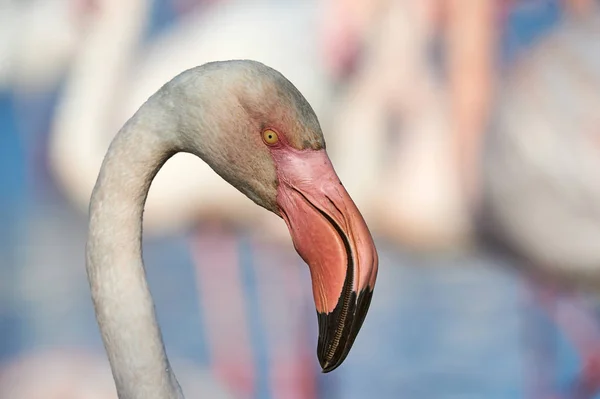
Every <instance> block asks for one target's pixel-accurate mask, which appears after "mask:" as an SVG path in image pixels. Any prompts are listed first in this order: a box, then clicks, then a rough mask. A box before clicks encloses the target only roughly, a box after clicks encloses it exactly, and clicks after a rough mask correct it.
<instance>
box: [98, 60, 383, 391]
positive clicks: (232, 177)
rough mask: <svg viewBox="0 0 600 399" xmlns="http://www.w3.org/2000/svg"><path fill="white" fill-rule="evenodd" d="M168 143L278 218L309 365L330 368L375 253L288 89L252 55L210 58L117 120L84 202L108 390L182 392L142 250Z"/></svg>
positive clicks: (361, 308) (303, 106) (357, 309)
mask: <svg viewBox="0 0 600 399" xmlns="http://www.w3.org/2000/svg"><path fill="white" fill-rule="evenodd" d="M178 152H187V153H190V154H193V155H196V156H198V157H200V158H201V159H203V160H204V161H205V162H206V163H207V164H208V165H209V166H210V167H211V168H212V169H213V170H214V171H215V172H216V173H217V174H218V175H219V176H221V177H222V178H223V179H224V180H225V181H227V182H228V183H230V184H231V185H233V186H234V187H235V188H237V189H238V190H239V191H240V192H242V193H243V194H245V195H246V196H247V197H248V198H250V199H251V200H252V201H254V202H255V203H256V204H257V205H259V206H261V207H263V208H265V209H267V210H269V211H271V212H273V213H274V214H276V215H278V216H280V217H282V218H283V219H284V221H285V222H286V225H287V226H288V229H289V232H290V234H291V236H292V241H293V243H294V247H295V249H296V251H297V252H298V254H299V255H300V257H301V258H302V259H303V260H304V261H305V262H306V263H307V264H308V266H309V269H310V272H311V278H312V286H313V299H314V302H315V307H316V310H317V314H318V317H317V319H318V323H319V339H318V346H317V356H318V359H319V363H320V365H321V367H322V369H323V372H331V371H333V370H335V369H336V368H337V367H339V366H340V365H341V363H342V362H343V361H344V360H345V358H346V357H347V355H348V353H349V351H350V349H351V347H352V345H353V343H354V340H355V339H356V336H357V334H358V332H359V330H360V328H361V326H362V323H363V321H364V319H365V316H366V313H367V311H368V308H369V305H370V301H371V298H372V294H373V289H374V286H375V280H376V277H377V270H378V255H377V250H376V248H375V245H374V243H373V239H372V237H371V234H370V232H369V229H368V227H367V225H366V223H365V221H364V219H363V217H362V215H361V214H360V212H359V210H358V209H357V207H356V205H355V204H354V202H353V201H352V199H351V198H350V196H349V195H348V193H347V192H346V190H345V189H344V187H343V185H342V183H341V182H340V180H339V178H338V176H337V174H336V172H335V170H334V168H333V166H332V164H331V161H330V160H329V157H328V155H327V152H326V150H325V140H324V138H323V134H322V131H321V128H320V125H319V122H318V119H317V117H316V115H315V113H314V111H313V110H312V108H311V106H310V105H309V103H308V102H307V101H306V99H305V98H304V97H303V96H302V94H301V93H300V92H299V91H298V90H297V89H296V88H295V86H294V85H293V84H292V83H291V82H290V81H289V80H287V79H286V78H285V77H284V76H283V75H281V74H280V73H279V72H277V71H275V70H274V69H272V68H270V67H267V66H265V65H264V64H261V63H259V62H256V61H249V60H234V61H221V62H211V63H207V64H204V65H202V66H199V67H195V68H192V69H189V70H187V71H185V72H182V73H181V74H180V75H178V76H176V77H175V78H173V79H172V80H171V81H169V82H168V83H167V84H165V85H164V86H163V87H162V88H160V89H159V90H158V91H157V92H156V93H155V94H153V95H152V96H151V97H150V98H149V99H148V100H147V101H146V102H145V103H144V104H143V105H142V106H141V107H140V109H139V110H138V111H137V112H136V113H135V114H134V115H133V116H132V117H131V118H130V119H129V120H128V121H127V122H126V123H125V124H124V126H123V127H122V128H121V130H120V131H119V133H118V134H117V135H116V136H115V138H114V139H113V141H112V143H111V145H110V147H109V149H108V151H107V153H106V156H105V158H104V161H103V163H102V167H101V169H100V172H99V175H98V179H97V181H96V185H95V187H94V190H93V192H92V196H91V199H90V208H89V210H90V211H89V230H88V242H87V246H86V261H87V262H86V265H87V272H88V281H89V284H90V290H91V293H92V300H93V303H94V308H95V312H96V319H97V322H98V326H99V328H100V332H101V336H102V340H103V343H104V347H105V350H106V353H107V355H108V360H109V363H110V366H111V369H112V374H113V378H114V380H115V385H116V388H117V392H118V394H119V397H120V398H121V399H136V398H146V399H152V398H157V399H158V398H160V399H164V398H182V397H183V393H182V391H181V388H180V386H179V383H178V382H177V379H176V377H175V375H174V373H173V371H172V368H171V366H170V364H169V360H168V358H167V355H166V352H165V349H164V343H163V340H162V337H161V332H160V328H159V326H158V323H157V321H156V315H155V311H154V305H153V301H152V297H151V294H150V292H149V290H148V286H147V282H146V278H145V273H144V266H143V260H142V253H141V235H142V214H143V211H144V203H145V201H146V198H147V195H148V191H149V188H150V185H151V183H152V180H153V179H154V177H155V176H156V174H157V173H158V171H159V169H160V168H161V167H162V166H163V164H164V163H165V162H166V161H167V160H168V159H169V158H170V157H172V156H173V155H174V154H176V153H178ZM215 267H218V265H215Z"/></svg>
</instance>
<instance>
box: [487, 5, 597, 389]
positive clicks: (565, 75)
mask: <svg viewBox="0 0 600 399" xmlns="http://www.w3.org/2000/svg"><path fill="white" fill-rule="evenodd" d="M598 27H600V9H599V8H598V6H597V3H596V5H595V6H594V7H592V8H591V9H590V11H589V12H588V13H587V14H579V15H571V16H567V17H566V20H565V21H563V22H562V24H561V25H560V26H559V27H558V28H556V29H555V31H554V32H552V33H550V34H549V35H548V36H547V37H546V38H544V39H543V40H541V41H540V42H539V43H537V44H536V46H535V47H534V48H533V49H532V50H531V51H529V52H528V54H527V56H526V57H524V58H523V59H522V60H520V62H519V63H518V64H517V65H516V67H515V68H514V69H513V70H512V71H511V73H510V74H509V76H508V79H507V81H506V82H504V83H503V89H502V92H501V94H500V97H499V103H498V107H497V109H496V110H495V111H494V115H493V118H492V124H491V126H492V128H491V130H490V134H489V137H487V139H486V146H485V156H483V157H482V159H483V160H484V163H483V167H484V168H483V182H482V184H483V187H482V189H483V192H482V209H481V214H480V216H481V223H480V224H481V225H482V230H483V231H484V233H485V237H486V239H488V240H490V239H491V240H493V241H494V242H496V243H499V244H501V245H502V248H503V249H507V250H508V251H509V253H511V254H515V255H517V256H518V258H520V259H519V260H520V261H519V263H518V264H519V265H521V266H522V267H523V268H524V269H525V270H526V272H527V273H528V275H529V276H533V277H535V280H534V279H533V278H532V279H531V280H530V281H531V286H532V287H533V290H534V295H536V300H538V302H539V303H540V304H541V305H543V308H544V309H545V310H546V311H548V313H549V316H550V317H551V319H552V320H553V321H554V322H555V323H556V324H557V325H558V326H559V327H560V328H561V329H562V330H563V331H564V332H565V334H566V336H567V337H568V338H570V340H571V342H573V343H574V345H575V349H576V350H577V351H578V352H579V354H580V356H581V362H582V363H583V365H584V368H583V375H582V377H581V381H580V382H579V384H577V389H578V390H579V392H576V395H579V396H576V397H592V396H593V393H594V392H596V391H597V389H598V388H599V387H600V368H599V366H600V344H599V343H600V334H599V332H598V326H597V325H594V324H595V321H594V320H589V319H590V317H589V314H587V319H586V318H584V317H583V316H586V313H585V312H581V311H580V310H577V309H576V307H574V306H572V305H573V303H574V302H573V301H570V305H571V306H569V308H568V311H565V310H566V309H565V307H563V306H559V305H561V302H559V301H558V299H559V297H558V295H557V294H558V293H564V294H565V297H566V298H568V299H571V300H574V299H578V298H579V296H580V295H579V294H592V295H593V294H597V293H598V292H599V291H598V290H599V289H600V278H599V277H600V246H599V245H598V243H600V179H599V178H598V171H600V128H599V126H600V124H599V122H600V119H599V117H598V112H597V111H598V108H599V107H600V95H599V93H600V63H599V62H600V56H599V54H600V29H598ZM578 302H579V303H581V304H582V305H584V306H583V307H582V308H583V309H584V310H585V308H586V307H587V303H586V302H585V301H583V302H581V301H576V302H575V303H578ZM588 310H589V309H588ZM540 389H543V390H546V389H549V388H548V387H536V390H540ZM542 394H547V392H542Z"/></svg>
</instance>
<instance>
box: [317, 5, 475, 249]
mask: <svg viewBox="0 0 600 399" xmlns="http://www.w3.org/2000/svg"><path fill="white" fill-rule="evenodd" d="M438 3H439V2H435V1H431V0H427V1H420V2H413V1H386V0H379V1H363V0H330V1H329V2H327V6H328V7H327V11H328V13H329V14H327V16H329V18H326V19H324V21H325V23H324V28H323V30H324V35H325V40H324V41H323V42H324V46H325V49H326V51H324V53H326V54H327V55H328V57H327V58H326V60H327V62H328V65H329V68H330V70H331V71H332V72H333V73H334V74H336V75H338V76H339V75H340V74H342V73H343V72H344V71H345V70H347V69H349V68H350V66H349V65H350V64H352V63H353V61H352V58H353V57H354V58H356V56H357V55H358V53H359V50H357V47H361V48H362V50H361V51H360V55H362V56H364V57H360V61H354V63H357V64H358V65H357V66H355V67H354V70H355V71H354V72H353V73H352V75H351V76H350V79H349V87H348V89H347V91H346V93H345V96H344V98H343V99H342V100H341V101H340V103H339V105H338V109H337V110H336V112H335V114H336V115H337V118H336V119H335V120H334V121H333V122H332V127H331V141H333V140H336V141H335V142H336V144H337V145H336V146H335V148H334V149H333V150H332V152H331V157H332V159H333V160H334V161H336V165H339V171H340V172H339V173H340V176H341V177H342V178H343V179H344V181H347V186H348V191H349V192H350V194H352V196H353V198H355V201H356V203H357V204H358V205H359V206H360V207H361V209H364V213H365V217H366V218H367V219H368V220H372V221H373V223H372V228H373V230H374V231H376V232H380V233H383V234H384V235H386V236H387V237H389V238H391V239H393V240H394V241H396V242H400V243H402V244H409V245H411V246H412V247H417V248H420V249H423V248H425V249H431V248H435V249H450V248H454V247H456V246H460V245H465V244H467V243H468V242H469V240H470V238H471V237H470V233H471V231H470V230H471V229H470V227H471V226H470V220H469V219H470V217H469V214H468V212H467V209H466V203H465V201H464V198H463V197H464V196H463V195H462V193H461V191H460V189H459V188H460V185H459V176H458V171H457V168H455V167H454V160H453V157H452V155H453V147H452V145H453V140H452V132H451V129H449V126H450V125H451V120H452V118H451V115H450V105H451V103H450V101H449V100H450V98H449V96H448V94H447V90H446V89H445V88H444V87H443V85H441V84H440V82H438V81H437V79H436V76H435V75H436V71H435V70H434V68H433V67H432V63H431V60H430V52H429V46H430V45H431V43H432V41H433V37H434V34H435V33H436V32H435V28H436V26H435V22H436V21H435V15H436V12H437V9H438V8H440V4H438ZM332 15H335V16H337V18H334V17H333V16H332ZM329 21H331V23H330V22H329ZM390 121H392V122H400V123H399V124H398V123H394V125H393V126H390ZM365 131H369V132H370V133H369V134H368V135H366V134H364V132H365ZM390 133H392V134H393V136H395V139H394V140H390V136H391V135H390ZM357 157H360V158H361V162H360V163H358V162H356V161H355V159H357ZM375 192H376V193H378V194H381V193H383V192H384V193H385V194H384V195H373V193H375Z"/></svg>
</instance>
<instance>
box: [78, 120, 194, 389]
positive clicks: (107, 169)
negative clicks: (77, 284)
mask: <svg viewBox="0 0 600 399" xmlns="http://www.w3.org/2000/svg"><path fill="white" fill-rule="evenodd" d="M158 131H160V133H158ZM178 151H179V148H178V144H177V140H176V135H175V134H174V133H170V132H169V130H168V128H166V127H165V126H164V124H163V126H160V129H158V126H156V120H154V119H153V118H152V117H146V118H144V115H143V113H138V114H137V115H136V116H134V117H133V118H132V119H131V120H130V121H129V122H128V123H127V124H126V125H125V126H124V127H123V129H122V130H121V131H120V132H119V133H118V134H117V136H116V138H115V139H114V141H113V143H112V144H111V147H110V149H109V151H108V153H107V155H106V158H105V160H104V162H103V164H102V169H101V171H100V175H99V177H98V180H97V182H96V186H95V188H94V191H93V193H92V197H91V200H90V220H89V236H88V242H87V254H86V255H87V272H88V280H89V284H90V288H91V292H92V299H93V302H94V307H95V310H96V318H97V321H98V325H99V327H100V332H101V335H102V339H103V341H104V346H105V349H106V352H107V355H108V359H109V361H110V365H111V369H112V373H113V377H114V380H115V383H116V387H117V391H118V394H119V398H120V399H142V398H144V399H166V398H168V399H175V398H177V399H181V398H183V394H182V392H181V388H180V387H179V383H178V382H177V379H176V378H175V375H174V374H173V371H172V370H171V366H170V364H169V360H168V358H167V355H166V352H165V348H164V343H163V340H162V335H161V332H160V328H159V326H158V323H157V320H156V314H155V310H154V302H153V300H152V297H151V294H150V291H149V289H148V284H147V281H146V275H145V270H144V263H143V260H142V214H143V210H144V204H145V201H146V197H147V195H148V190H149V188H150V184H151V182H152V180H153V179H154V177H155V175H156V173H157V172H158V170H159V169H160V168H161V167H162V165H163V164H164V163H165V162H166V161H167V159H169V157H171V156H172V155H174V154H175V153H176V152H178Z"/></svg>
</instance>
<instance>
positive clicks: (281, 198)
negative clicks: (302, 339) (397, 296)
mask: <svg viewBox="0 0 600 399" xmlns="http://www.w3.org/2000/svg"><path fill="white" fill-rule="evenodd" d="M276 160H277V167H278V168H277V169H278V177H279V186H278V193H277V205H278V207H279V210H280V214H281V216H282V217H283V219H284V220H285V222H286V224H287V226H288V229H289V231H290V234H291V236H292V241H293V242H294V247H295V248H296V251H297V252H298V254H299V255H300V256H301V257H302V259H304V261H305V262H306V263H307V264H308V266H309V268H310V274H311V278H312V287H313V297H314V301H315V306H316V309H317V316H318V322H319V341H318V348H317V356H318V358H319V363H320V364H321V367H322V369H323V372H324V373H328V372H330V371H332V370H335V369H336V368H337V367H338V366H340V365H341V364H342V362H343V361H344V359H346V356H348V353H349V352H350V349H351V348H352V344H353V343H354V340H355V339H356V336H357V334H358V332H359V330H360V328H361V326H362V324H363V321H364V319H365V316H366V314H367V311H368V309H369V305H370V303H371V297H372V295H373V288H374V287H375V279H376V277H377V268H378V256H377V250H376V248H375V244H374V243H373V238H372V237H371V233H370V232H369V229H368V228H367V225H366V223H365V221H364V219H363V217H362V215H361V214H360V212H359V210H358V209H357V207H356V205H355V204H354V202H353V201H352V199H351V198H350V196H349V195H348V193H347V192H346V189H345V188H344V186H343V185H342V183H341V182H340V180H339V178H338V176H337V174H336V173H335V170H334V169H333V166H332V164H331V161H330V160H329V157H328V156H327V153H326V152H325V150H319V151H314V150H307V151H297V152H289V151H288V152H285V153H283V154H279V156H277V159H276Z"/></svg>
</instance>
